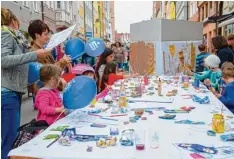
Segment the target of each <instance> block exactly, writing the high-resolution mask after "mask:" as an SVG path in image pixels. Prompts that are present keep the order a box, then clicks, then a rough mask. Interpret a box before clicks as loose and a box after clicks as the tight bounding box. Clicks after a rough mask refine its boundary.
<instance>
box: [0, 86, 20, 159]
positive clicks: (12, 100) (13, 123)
mask: <svg viewBox="0 0 234 159" xmlns="http://www.w3.org/2000/svg"><path fill="white" fill-rule="evenodd" d="M1 94H2V95H1V97H2V100H1V102H2V104H1V120H2V124H1V138H2V143H1V145H2V146H1V150H2V155H1V158H2V159H7V155H8V153H9V152H10V150H11V149H12V146H13V143H14V141H15V139H16V136H17V129H18V128H19V127H20V105H21V96H20V95H18V94H17V93H16V92H14V91H11V90H8V89H5V88H2V89H1Z"/></svg>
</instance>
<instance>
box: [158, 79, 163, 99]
mask: <svg viewBox="0 0 234 159" xmlns="http://www.w3.org/2000/svg"><path fill="white" fill-rule="evenodd" d="M161 95H162V81H161V80H160V78H159V81H158V96H161Z"/></svg>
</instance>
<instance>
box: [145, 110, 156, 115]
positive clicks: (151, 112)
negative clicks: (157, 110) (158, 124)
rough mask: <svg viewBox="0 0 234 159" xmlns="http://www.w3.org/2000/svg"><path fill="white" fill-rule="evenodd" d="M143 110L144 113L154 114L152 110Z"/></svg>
mask: <svg viewBox="0 0 234 159" xmlns="http://www.w3.org/2000/svg"><path fill="white" fill-rule="evenodd" d="M145 112H146V113H149V114H154V112H153V111H152V110H147V109H145Z"/></svg>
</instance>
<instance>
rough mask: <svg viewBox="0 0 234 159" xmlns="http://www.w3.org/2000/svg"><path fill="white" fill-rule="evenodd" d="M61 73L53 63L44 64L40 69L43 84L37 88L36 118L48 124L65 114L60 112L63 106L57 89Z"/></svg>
mask: <svg viewBox="0 0 234 159" xmlns="http://www.w3.org/2000/svg"><path fill="white" fill-rule="evenodd" d="M61 73H62V70H61V69H60V68H59V67H57V66H55V65H53V64H47V65H44V66H42V67H41V69H40V81H42V82H43V83H44V86H43V87H42V88H41V89H39V91H38V92H37V95H36V100H35V106H36V108H37V109H38V114H37V120H45V121H46V122H47V123H48V124H49V125H51V124H53V123H54V122H55V120H56V119H60V118H63V117H64V116H65V114H64V113H62V112H64V106H63V103H62V99H61V97H60V92H59V90H58V89H57V88H58V85H59V81H60V76H61ZM61 113H62V114H61Z"/></svg>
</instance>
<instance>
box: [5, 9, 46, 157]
mask: <svg viewBox="0 0 234 159" xmlns="http://www.w3.org/2000/svg"><path fill="white" fill-rule="evenodd" d="M1 30H2V31H1V38H2V39H1V71H2V72H1V82H2V85H1V98H2V99H1V123H2V125H1V139H2V140H1V150H2V153H1V158H2V159H7V158H8V157H7V155H8V153H9V151H10V150H11V149H12V146H13V143H14V141H15V139H16V136H17V129H18V128H19V127H20V107H21V97H22V94H23V93H26V92H27V85H28V69H29V65H28V63H29V62H35V61H37V60H40V59H43V58H44V56H46V55H49V54H50V52H49V51H50V50H46V49H39V50H36V51H32V52H29V49H30V48H29V43H28V41H27V40H26V38H25V37H24V36H23V35H22V34H21V33H20V31H19V21H18V19H17V18H16V16H15V15H14V14H13V13H12V12H11V11H10V10H9V9H5V8H1Z"/></svg>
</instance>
